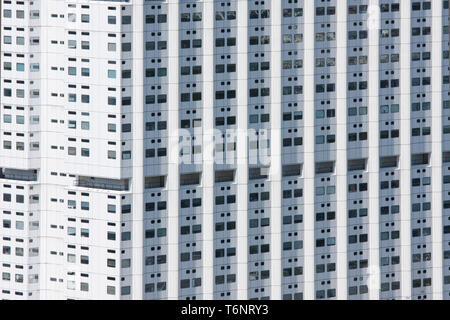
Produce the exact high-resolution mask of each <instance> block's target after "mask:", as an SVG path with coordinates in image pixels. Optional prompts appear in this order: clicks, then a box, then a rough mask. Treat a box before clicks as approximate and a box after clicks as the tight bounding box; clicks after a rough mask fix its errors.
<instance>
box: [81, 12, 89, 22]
mask: <svg viewBox="0 0 450 320" xmlns="http://www.w3.org/2000/svg"><path fill="white" fill-rule="evenodd" d="M81 22H84V23H89V15H88V14H82V15H81Z"/></svg>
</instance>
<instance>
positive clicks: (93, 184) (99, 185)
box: [74, 180, 129, 191]
mask: <svg viewBox="0 0 450 320" xmlns="http://www.w3.org/2000/svg"><path fill="white" fill-rule="evenodd" d="M74 184H75V185H76V186H77V187H83V188H93V189H103V190H114V191H128V190H129V188H128V183H123V184H112V183H104V182H98V181H89V180H75V181H74Z"/></svg>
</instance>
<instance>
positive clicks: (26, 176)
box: [0, 168, 38, 181]
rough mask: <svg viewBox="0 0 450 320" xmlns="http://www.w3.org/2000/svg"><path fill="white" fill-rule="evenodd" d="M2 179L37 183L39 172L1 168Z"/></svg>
mask: <svg viewBox="0 0 450 320" xmlns="http://www.w3.org/2000/svg"><path fill="white" fill-rule="evenodd" d="M0 179H8V180H17V181H37V180H38V175H37V170H18V169H5V168H3V169H2V168H0Z"/></svg>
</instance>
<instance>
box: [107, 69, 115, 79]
mask: <svg viewBox="0 0 450 320" xmlns="http://www.w3.org/2000/svg"><path fill="white" fill-rule="evenodd" d="M108 78H109V79H115V78H116V70H108Z"/></svg>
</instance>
